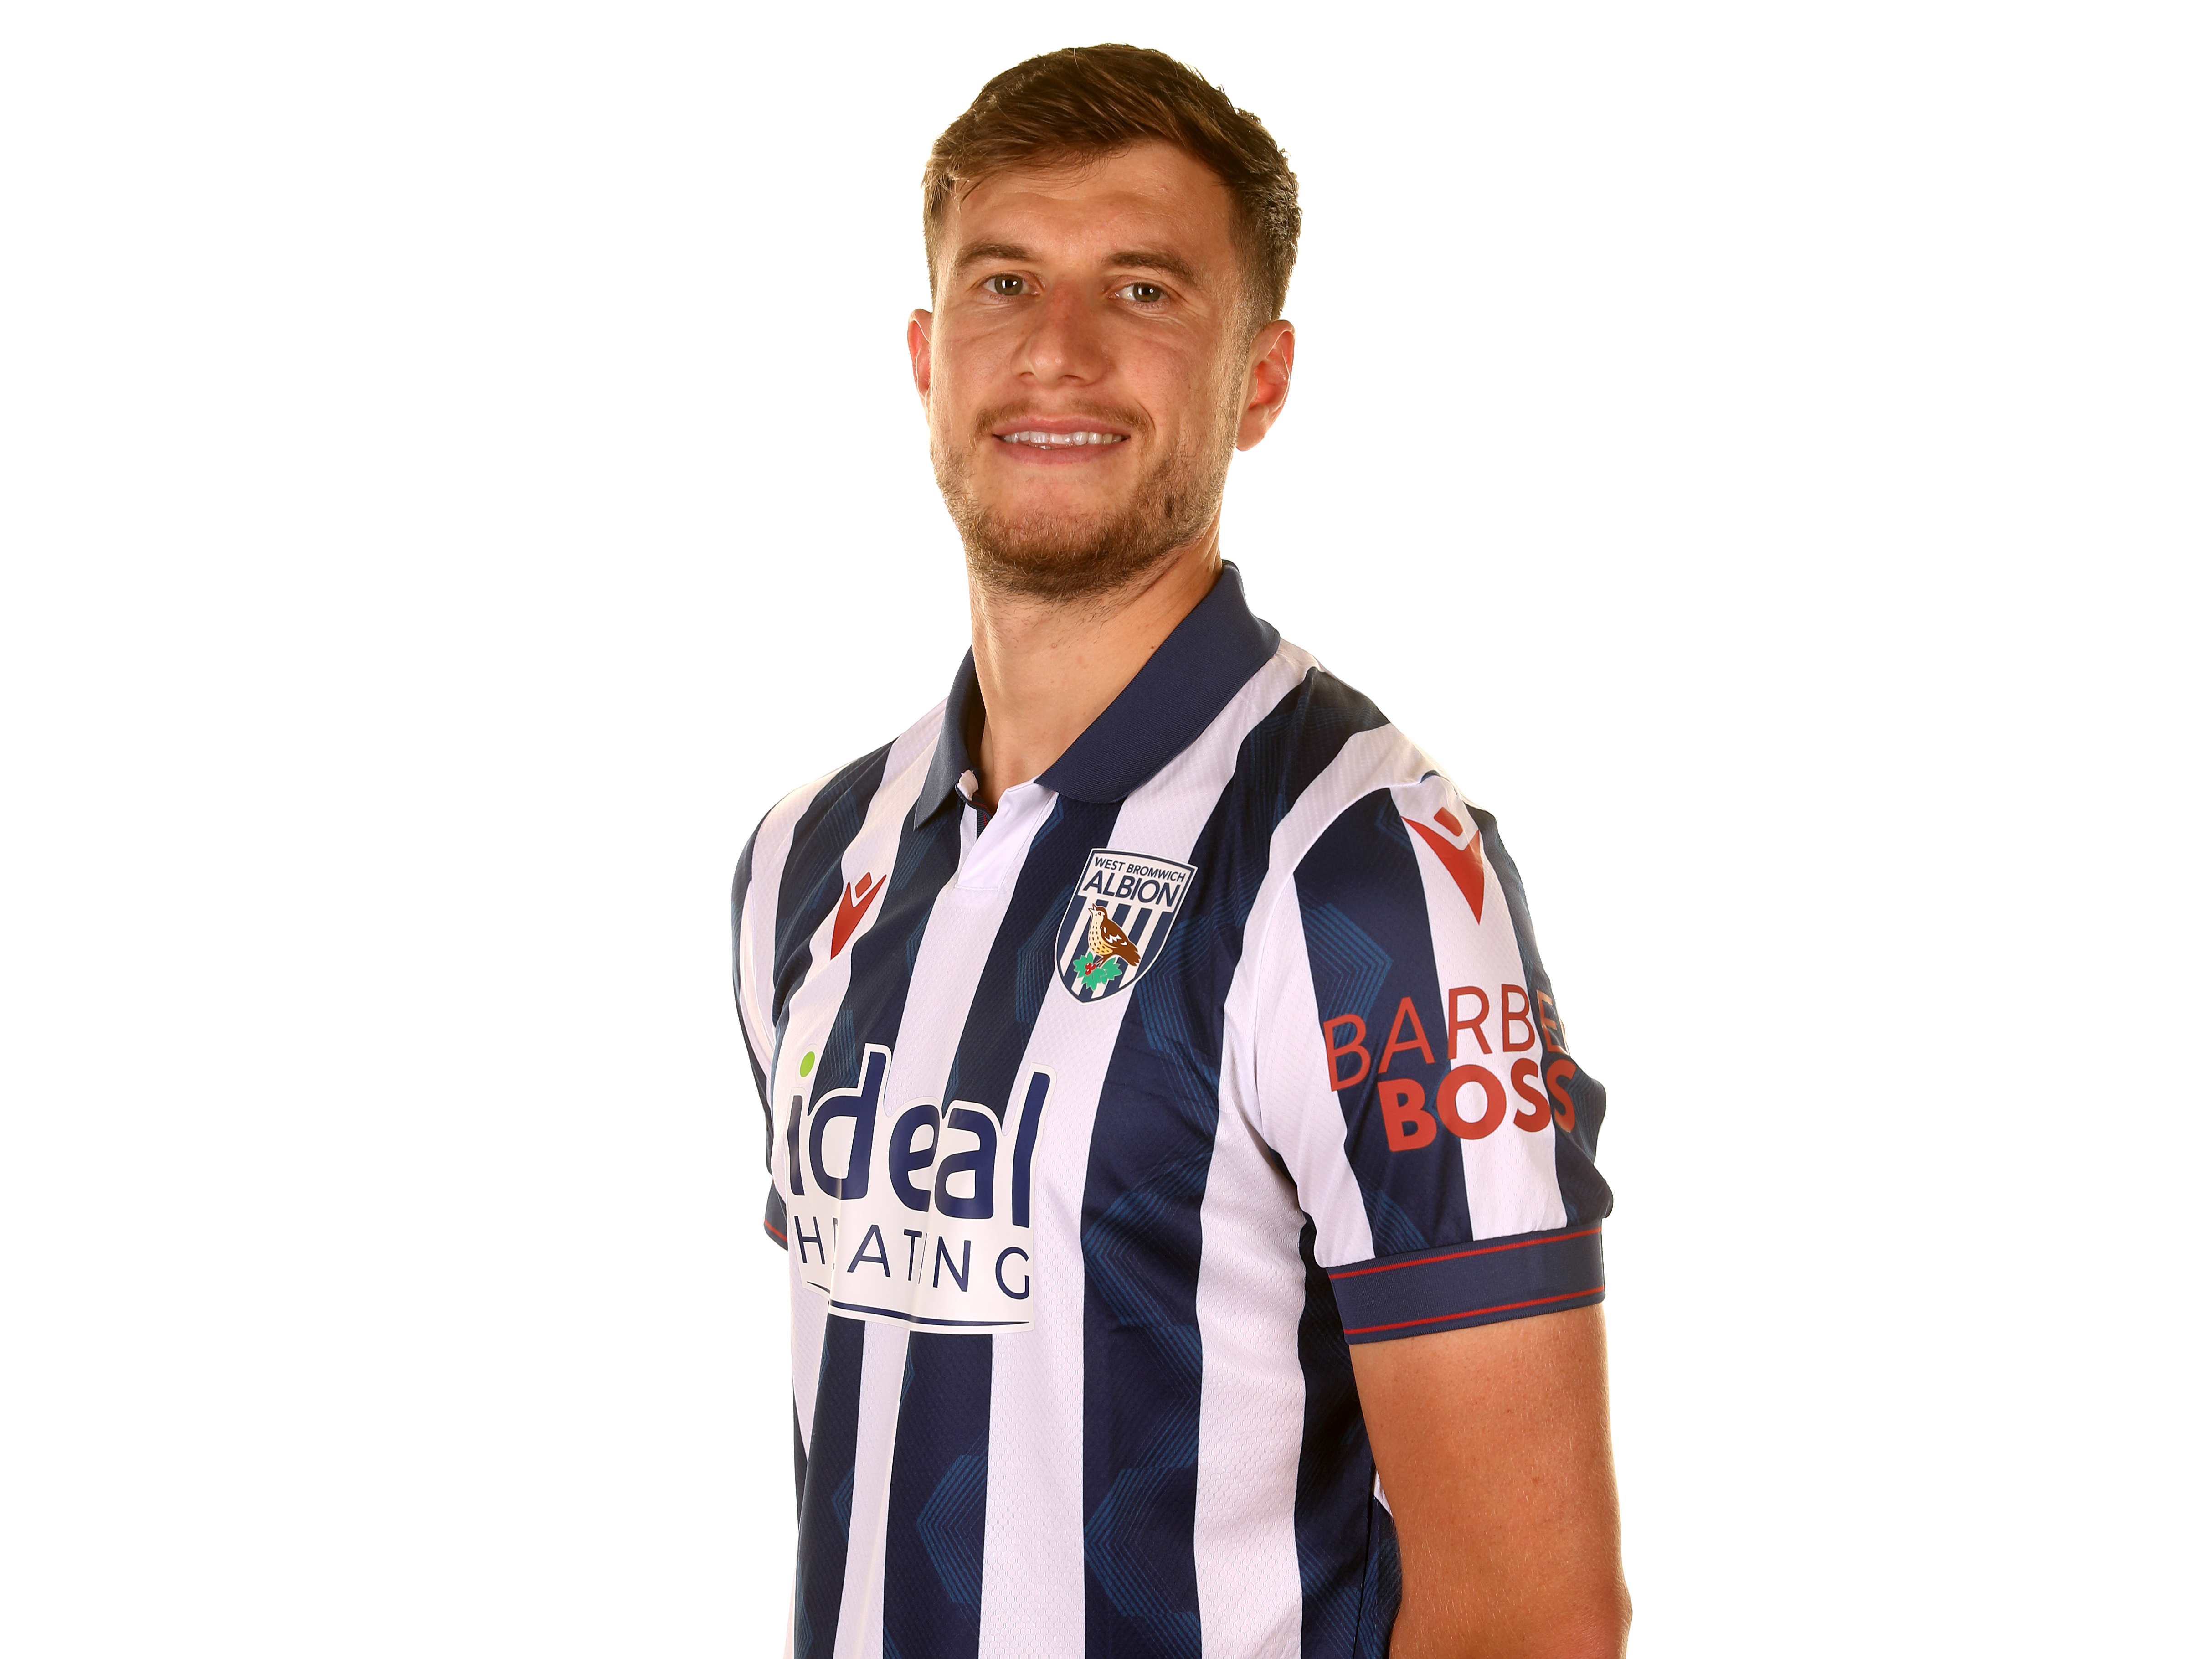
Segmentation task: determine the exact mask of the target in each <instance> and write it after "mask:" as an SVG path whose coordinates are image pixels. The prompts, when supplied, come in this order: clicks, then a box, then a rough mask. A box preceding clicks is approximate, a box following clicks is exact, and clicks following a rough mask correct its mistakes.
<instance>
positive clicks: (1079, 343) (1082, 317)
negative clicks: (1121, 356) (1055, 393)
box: [1021, 283, 1106, 386]
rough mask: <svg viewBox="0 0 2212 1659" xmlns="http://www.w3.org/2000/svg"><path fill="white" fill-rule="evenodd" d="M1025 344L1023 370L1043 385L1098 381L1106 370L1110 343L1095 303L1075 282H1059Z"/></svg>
mask: <svg viewBox="0 0 2212 1659" xmlns="http://www.w3.org/2000/svg"><path fill="white" fill-rule="evenodd" d="M1031 315H1032V317H1033V318H1034V319H1035V322H1034V325H1033V326H1032V327H1031V328H1030V332H1029V335H1028V337H1027V338H1025V339H1024V341H1023V342H1022V360H1021V368H1022V369H1023V371H1024V373H1025V374H1027V375H1028V376H1029V377H1030V379H1032V380H1035V381H1036V383H1037V384H1038V385H1039V386H1053V385H1056V384H1059V383H1061V382H1066V381H1073V382H1075V383H1077V384H1079V385H1080V384H1085V383H1088V382H1090V381H1093V380H1098V379H1099V378H1101V376H1103V374H1104V373H1105V369H1106V340H1105V334H1104V331H1103V329H1101V328H1100V326H1099V323H1100V321H1101V319H1100V318H1099V316H1098V314H1097V309H1096V306H1095V302H1094V301H1093V300H1092V298H1091V295H1088V294H1087V293H1085V290H1084V289H1083V288H1082V286H1081V285H1080V284H1079V283H1054V285H1053V287H1052V288H1051V289H1049V290H1048V291H1047V292H1046V294H1045V295H1043V297H1042V301H1041V302H1040V303H1039V304H1038V306H1037V307H1036V310H1035V311H1034V312H1033V313H1031Z"/></svg>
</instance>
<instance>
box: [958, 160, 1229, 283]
mask: <svg viewBox="0 0 2212 1659" xmlns="http://www.w3.org/2000/svg"><path fill="white" fill-rule="evenodd" d="M1234 205H1235V204H1234V202H1233V200H1232V198H1231V196H1230V193H1229V187H1228V186H1227V185H1225V184H1223V183H1222V182H1221V179H1220V178H1219V176H1218V174H1216V173H1214V171H1213V169H1212V168H1211V167H1207V166H1206V163H1204V162H1203V161H1200V160H1198V158H1197V157H1195V156H1194V155H1189V154H1188V152H1186V151H1184V150H1181V149H1176V147H1175V146H1174V145H1172V144H1167V143H1156V142H1155V143H1143V144H1138V145H1135V146H1133V147H1132V148H1131V149H1125V150H1119V151H1116V152H1115V153H1114V154H1113V155H1101V156H1090V157H1085V158H1084V159H1082V160H1079V161H1055V162H1048V163H1045V164H1042V165H1039V166H1035V167H1012V168H1009V169H1008V170H1007V171H1006V172H1004V173H993V174H992V175H991V176H990V177H988V178H987V179H984V180H983V182H982V183H981V184H980V185H976V186H975V189H974V190H972V191H969V192H967V193H966V194H965V195H964V196H963V195H955V196H954V197H953V198H952V200H951V202H950V203H948V204H946V207H945V226H944V232H943V236H942V239H941V240H940V243H939V249H940V255H941V257H942V258H945V259H947V260H952V259H957V258H959V257H960V253H961V251H962V249H963V247H967V246H973V245H975V244H976V243H979V242H993V243H1003V244H1006V245H1009V246H1020V247H1024V248H1029V249H1033V250H1034V251H1035V252H1036V253H1038V254H1040V255H1043V256H1048V257H1052V258H1060V259H1066V260H1070V261H1083V260H1085V259H1097V258H1105V257H1106V256H1107V255H1108V254H1109V253H1110V252H1114V251H1116V250H1121V249H1125V248H1148V247H1158V248H1166V249H1170V250H1172V251H1173V252H1176V253H1177V254H1179V255H1181V256H1182V258H1184V259H1186V260H1187V261H1188V262H1189V263H1190V264H1192V265H1194V267H1196V268H1197V269H1198V270H1201V271H1206V272H1212V271H1214V270H1221V271H1230V270H1233V268H1234V266H1235V264H1236V259H1237V249H1236V244H1235V241H1234V239H1233V237H1232V234H1231V218H1232V214H1233V211H1234Z"/></svg>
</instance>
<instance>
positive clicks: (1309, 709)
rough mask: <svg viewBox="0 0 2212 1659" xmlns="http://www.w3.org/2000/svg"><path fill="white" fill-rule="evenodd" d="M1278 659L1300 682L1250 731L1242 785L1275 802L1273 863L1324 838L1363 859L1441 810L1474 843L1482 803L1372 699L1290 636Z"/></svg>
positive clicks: (1403, 839)
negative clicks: (1365, 851)
mask: <svg viewBox="0 0 2212 1659" xmlns="http://www.w3.org/2000/svg"><path fill="white" fill-rule="evenodd" d="M1272 666H1274V667H1275V668H1276V669H1277V671H1278V672H1279V673H1283V674H1284V676H1285V678H1291V677H1292V676H1294V677H1295V678H1294V681H1293V683H1292V684H1291V685H1290V688H1289V690H1287V691H1286V692H1285V693H1284V695H1283V696H1281V697H1280V698H1279V700H1278V701H1277V702H1275V703H1274V705H1273V708H1270V709H1269V710H1268V711H1267V713H1266V714H1264V715H1262V716H1261V718H1260V720H1258V721H1257V723H1256V724H1255V726H1253V728H1252V730H1251V732H1249V734H1248V736H1247V738H1246V739H1245V744H1244V750H1243V755H1242V756H1241V757H1240V763H1239V765H1238V768H1237V783H1236V787H1237V790H1238V792H1239V793H1242V794H1243V795H1244V796H1245V797H1246V798H1247V799H1248V800H1249V801H1251V803H1252V805H1253V806H1254V807H1255V809H1261V810H1264V809H1266V808H1272V809H1273V810H1272V811H1270V812H1268V816H1269V817H1272V818H1273V823H1274V833H1273V836H1271V841H1272V842H1273V845H1272V847H1271V848H1270V854H1271V856H1270V859H1269V862H1270V863H1271V864H1272V865H1273V866H1276V867H1278V868H1283V867H1285V866H1287V867H1291V868H1295V867H1297V866H1299V865H1301V864H1303V863H1304V862H1305V860H1307V858H1308V857H1309V855H1310V854H1312V852H1313V851H1314V849H1315V848H1316V846H1317V845H1318V844H1319V843H1322V842H1324V841H1325V840H1326V841H1330V842H1336V843H1342V846H1341V848H1340V851H1341V852H1342V853H1346V854H1352V858H1353V862H1354V863H1355V864H1356V863H1357V862H1358V861H1359V860H1358V854H1359V852H1360V850H1361V848H1362V847H1363V845H1364V844H1369V843H1371V842H1374V841H1375V840H1376V838H1377V837H1379V838H1381V839H1382V840H1383V841H1385V842H1395V843H1396V844H1398V845H1401V846H1403V845H1406V844H1407V842H1408V833H1407V829H1406V828H1405V824H1406V823H1409V822H1413V820H1414V819H1415V818H1416V817H1418V818H1419V819H1420V820H1423V821H1427V820H1431V819H1433V818H1434V817H1435V815H1436V814H1437V812H1438V811H1444V812H1446V813H1447V814H1449V815H1450V816H1452V817H1455V818H1457V819H1458V821H1459V825H1460V827H1459V828H1457V829H1453V830H1452V831H1451V832H1450V834H1451V835H1452V836H1453V838H1454V839H1455V840H1457V841H1458V842H1460V843H1461V844H1462V845H1464V844H1465V841H1466V835H1465V829H1467V828H1468V827H1469V826H1470V825H1471V824H1472V823H1473V821H1474V809H1473V808H1471V807H1468V805H1466V803H1465V801H1464V800H1463V799H1462V797H1461V795H1460V792H1459V790H1458V788H1457V787H1456V786H1455V784H1454V783H1453V782H1452V781H1451V780H1450V779H1449V778H1448V777H1447V776H1446V775H1444V773H1443V769H1441V768H1440V767H1438V766H1437V763H1436V762H1435V761H1434V760H1433V759H1432V758H1431V757H1430V755H1429V754H1428V752H1427V751H1426V750H1424V749H1423V748H1422V747H1421V746H1420V745H1419V744H1417V743H1415V742H1414V741H1413V739H1412V738H1410V737H1408V736H1407V734H1406V733H1405V732H1403V731H1401V729H1400V728H1399V727H1398V726H1395V725H1394V724H1393V723H1392V722H1391V721H1390V720H1389V718H1388V717H1387V716H1386V715H1385V714H1383V711H1382V709H1381V708H1378V707H1377V706H1376V703H1375V702H1374V701H1373V700H1372V699H1371V698H1370V697H1369V696H1366V694H1365V693H1364V692H1362V691H1361V690H1358V688H1357V687H1354V686H1352V685H1351V684H1348V683H1346V681H1345V680H1343V679H1341V678H1339V677H1338V676H1336V675H1335V674H1334V673H1332V672H1330V671H1329V670H1328V669H1327V668H1326V667H1324V666H1323V665H1322V664H1321V663H1320V661H1319V660H1317V659H1316V658H1315V657H1314V656H1313V655H1312V654H1311V653H1309V652H1306V651H1304V650H1302V649H1301V648H1300V647H1297V646H1294V645H1291V644H1290V643H1288V642H1287V641H1285V644H1284V645H1283V647H1282V648H1281V650H1280V651H1279V652H1278V653H1277V656H1276V660H1275V663H1274V664H1273V665H1272Z"/></svg>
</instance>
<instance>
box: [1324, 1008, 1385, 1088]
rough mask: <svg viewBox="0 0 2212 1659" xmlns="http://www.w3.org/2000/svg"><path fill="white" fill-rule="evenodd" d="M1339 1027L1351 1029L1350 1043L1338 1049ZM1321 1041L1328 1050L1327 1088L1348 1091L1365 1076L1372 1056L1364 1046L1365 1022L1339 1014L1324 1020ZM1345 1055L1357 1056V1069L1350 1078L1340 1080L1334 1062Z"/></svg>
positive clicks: (1348, 1015)
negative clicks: (1347, 1026) (1337, 1032)
mask: <svg viewBox="0 0 2212 1659" xmlns="http://www.w3.org/2000/svg"><path fill="white" fill-rule="evenodd" d="M1340 1025H1349V1026H1350V1027H1352V1041H1351V1042H1347V1043H1346V1044H1345V1045H1344V1046H1343V1047H1342V1048H1338V1047H1337V1044H1336V1028H1337V1027H1338V1026H1340ZM1321 1040H1322V1042H1323V1043H1324V1044H1325V1045H1327V1047H1328V1086H1329V1087H1330V1088H1332V1089H1349V1088H1350V1087H1351V1086H1352V1085H1353V1084H1355V1083H1358V1082H1359V1081H1360V1080H1361V1079H1364V1077H1365V1076H1366V1075H1367V1067H1368V1066H1369V1064H1370V1062H1371V1061H1372V1060H1373V1059H1374V1056H1373V1055H1372V1054H1369V1053H1368V1052H1367V1049H1366V1048H1365V1047H1364V1044H1365V1043H1366V1042H1367V1022H1366V1021H1365V1020H1364V1019H1362V1018H1360V1017H1359V1016H1358V1015H1357V1014H1339V1015H1338V1016H1337V1017H1336V1018H1334V1019H1325V1020H1323V1021H1322V1023H1321ZM1345 1054H1358V1056H1359V1069H1358V1071H1356V1072H1354V1073H1352V1075H1351V1076H1350V1077H1345V1078H1340V1077H1339V1076H1337V1074H1336V1062H1337V1060H1338V1059H1339V1058H1340V1056H1342V1055H1345Z"/></svg>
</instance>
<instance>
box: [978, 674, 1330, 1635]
mask: <svg viewBox="0 0 2212 1659" xmlns="http://www.w3.org/2000/svg"><path fill="white" fill-rule="evenodd" d="M1308 661H1310V659H1305V658H1304V654H1303V653H1290V652H1287V651H1286V652H1282V653H1278V654H1277V655H1276V656H1275V657H1273V659H1270V660H1269V661H1268V662H1267V664H1266V665H1263V666H1262V667H1261V669H1260V670H1259V671H1257V672H1256V673H1255V674H1254V675H1253V677H1252V678H1250V679H1249V680H1248V681H1246V682H1245V684H1244V686H1243V689H1242V690H1239V691H1238V692H1237V696H1235V697H1233V698H1231V700H1230V702H1229V703H1228V705H1227V707H1225V708H1223V709H1222V711H1221V712H1220V714H1218V715H1216V716H1215V717H1214V719H1213V720H1212V723H1211V724H1209V725H1208V726H1207V727H1206V730H1205V731H1204V732H1201V733H1200V735H1199V736H1198V738H1195V739H1194V741H1193V742H1192V743H1191V744H1190V745H1189V747H1188V748H1187V749H1185V750H1183V751H1182V754H1180V755H1178V756H1177V757H1176V758H1175V759H1174V760H1173V761H1171V762H1170V763H1169V764H1168V765H1167V766H1166V767H1165V768H1164V769H1163V770H1162V771H1161V772H1159V773H1158V775H1155V776H1154V777H1153V778H1152V780H1151V781H1149V782H1147V783H1146V784H1145V785H1144V787H1141V788H1139V790H1138V791H1137V793H1135V794H1133V795H1132V796H1131V797H1130V798H1129V799H1128V800H1127V803H1125V804H1124V805H1123V806H1122V808H1121V812H1120V814H1119V816H1118V817H1116V819H1115V823H1114V827H1113V830H1112V837H1113V838H1112V841H1111V842H1109V845H1112V846H1115V847H1119V848H1127V849H1129V850H1130V851H1132V852H1139V853H1150V854H1154V855H1156V856H1158V857H1160V858H1163V859H1173V860H1177V861H1179V862H1188V860H1189V858H1190V849H1191V848H1192V846H1193V844H1194V842H1196V841H1197V839H1198V836H1199V834H1200V831H1201V830H1203V829H1205V827H1206V821H1207V819H1208V818H1210V817H1212V813H1213V811H1214V808H1215V806H1216V805H1217V804H1218V802H1219V800H1220V798H1221V795H1222V792H1223V791H1224V790H1225V789H1226V788H1227V787H1228V786H1229V784H1230V783H1231V781H1232V780H1233V778H1234V777H1235V775H1236V769H1237V753H1238V750H1240V749H1241V748H1242V747H1243V742H1244V738H1245V735H1246V734H1247V733H1248V732H1250V731H1251V729H1252V728H1253V726H1255V725H1257V724H1258V723H1259V722H1260V720H1261V719H1262V718H1264V717H1265V716H1266V714H1267V712H1268V711H1269V710H1270V709H1271V708H1273V707H1274V705H1275V704H1276V703H1278V702H1280V701H1281V700H1282V698H1283V696H1284V695H1285V693H1287V692H1288V691H1289V690H1291V687H1292V686H1294V685H1295V684H1297V682H1298V679H1299V678H1300V677H1301V676H1302V675H1303V674H1304V671H1305V665H1306V663H1307V662H1308ZM1189 902H1190V900H1189V898H1188V897H1186V899H1185V900H1184V904H1183V907H1182V908H1186V909H1187V908H1188V905H1189ZM1129 1006H1130V999H1129V998H1128V997H1127V996H1115V997H1111V998H1108V999H1105V1000H1103V1002H1101V1001H1099V1000H1091V1001H1089V1002H1083V1001H1079V1000H1077V999H1076V998H1074V997H1073V996H1071V995H1069V994H1067V993H1066V990H1065V988H1064V987H1062V986H1060V985H1058V984H1054V985H1052V986H1049V987H1047V990H1046V994H1045V1001H1044V1006H1043V1007H1042V1009H1041V1010H1039V1012H1038V1014H1037V1020H1036V1025H1035V1027H1034V1028H1032V1030H1031V1031H1030V1042H1029V1048H1028V1051H1027V1053H1026V1054H1024V1057H1023V1060H1022V1064H1021V1067H1020V1070H1019V1072H1018V1073H1017V1074H1018V1075H1023V1076H1026V1075H1027V1074H1028V1073H1030V1072H1032V1071H1035V1070H1037V1069H1040V1068H1042V1069H1048V1070H1049V1071H1051V1073H1053V1075H1054V1077H1055V1078H1060V1079H1067V1080H1068V1082H1067V1084H1066V1085H1063V1086H1064V1087H1065V1089H1066V1092H1065V1093H1061V1092H1058V1091H1056V1092H1055V1093H1054V1097H1053V1101H1052V1104H1051V1106H1050V1107H1049V1108H1048V1109H1047V1112H1046V1115H1045V1120H1044V1127H1043V1130H1042V1133H1041V1134H1040V1136H1039V1138H1038V1141H1037V1149H1036V1164H1035V1166H1034V1167H1035V1175H1034V1177H1033V1178H1034V1183H1035V1185H1034V1192H1035V1200H1034V1206H1035V1207H1034V1214H1033V1225H1034V1228H1035V1238H1034V1241H1033V1243H1034V1248H1035V1251H1036V1270H1035V1271H1034V1273H1032V1274H1031V1280H1030V1282H1031V1284H1032V1285H1033V1287H1034V1288H1033V1290H1032V1291H1031V1295H1032V1297H1033V1298H1034V1301H1033V1304H1032V1306H1033V1313H1034V1316H1035V1320H1036V1322H1035V1323H1034V1324H1033V1325H1031V1326H1030V1328H1029V1329H1028V1330H1026V1331H1019V1332H1008V1333H1005V1334H1000V1335H997V1336H994V1337H993V1338H992V1339H991V1340H992V1343H993V1349H992V1362H991V1363H992V1373H991V1449H990V1463H989V1475H988V1480H989V1486H988V1490H987V1493H986V1495H985V1501H984V1510H983V1607H982V1620H981V1625H982V1628H981V1642H980V1644H979V1645H978V1649H977V1659H1036V1656H1037V1655H1039V1654H1042V1653H1072V1652H1076V1651H1079V1650H1080V1647H1081V1644H1082V1641H1083V1633H1084V1628H1085V1605H1084V1604H1085V1588H1084V1585H1085V1575H1084V1564H1083V1528H1084V1522H1085V1518H1086V1517H1085V1513H1084V1507H1083V1425H1084V1397H1083V1392H1084V1391H1083V1376H1084V1372H1083V1366H1084V1341H1083V1336H1084V1330H1083V1306H1084V1269H1083V1240H1082V1225H1083V1194H1084V1187H1085V1181H1086V1177H1087V1176H1088V1174H1089V1171H1090V1161H1091V1127H1092V1125H1093V1124H1094V1123H1095V1122H1096V1121H1097V1112H1098V1096H1099V1090H1100V1086H1101V1085H1103V1081H1104V1079H1105V1073H1106V1066H1107V1063H1108V1061H1109V1060H1110V1059H1111V1057H1112V1055H1113V1053H1114V1044H1115V1039H1116V1038H1117V1037H1118V1036H1119V1035H1120V1032H1121V1021H1122V1019H1123V1018H1125V1017H1126V1016H1127V1012H1128V1009H1129ZM1082 1079H1089V1084H1088V1086H1087V1087H1081V1086H1079V1083H1080V1080H1082ZM1294 1352H1295V1351H1294Z"/></svg>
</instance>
